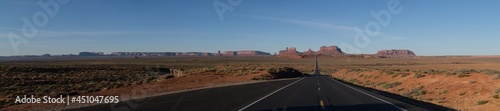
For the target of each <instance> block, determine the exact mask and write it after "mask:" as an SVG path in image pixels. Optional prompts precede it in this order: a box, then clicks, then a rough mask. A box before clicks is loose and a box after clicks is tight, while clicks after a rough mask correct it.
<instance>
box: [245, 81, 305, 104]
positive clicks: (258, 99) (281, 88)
mask: <svg viewBox="0 0 500 111" xmlns="http://www.w3.org/2000/svg"><path fill="white" fill-rule="evenodd" d="M302 79H304V78H301V79H299V80H297V81H295V82H292V83H290V84H288V85H286V86H284V87H282V88H279V89H278V90H276V91H274V92H272V93H269V94H267V95H266V96H264V97H262V98H260V99H258V100H257V101H254V102H252V103H250V104H248V105H247V106H245V107H243V108H241V109H240V110H238V111H243V110H245V109H247V108H248V107H250V106H252V105H253V104H255V103H257V102H259V101H261V100H263V99H265V98H267V97H269V96H271V95H273V94H274V93H276V92H278V91H280V90H282V89H285V88H286V87H288V86H290V85H292V84H295V83H296V82H299V81H300V80H302Z"/></svg>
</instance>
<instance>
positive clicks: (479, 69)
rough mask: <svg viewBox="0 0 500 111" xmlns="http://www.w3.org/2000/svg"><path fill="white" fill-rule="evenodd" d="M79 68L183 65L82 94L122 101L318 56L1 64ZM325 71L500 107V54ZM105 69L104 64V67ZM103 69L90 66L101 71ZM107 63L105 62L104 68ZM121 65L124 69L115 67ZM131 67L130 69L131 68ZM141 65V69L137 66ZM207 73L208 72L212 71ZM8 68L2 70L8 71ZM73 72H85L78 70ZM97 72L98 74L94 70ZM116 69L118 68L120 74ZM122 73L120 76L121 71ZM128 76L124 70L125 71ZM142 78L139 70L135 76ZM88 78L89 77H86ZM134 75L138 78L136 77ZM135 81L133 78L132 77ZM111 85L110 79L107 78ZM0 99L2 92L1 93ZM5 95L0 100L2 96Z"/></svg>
mask: <svg viewBox="0 0 500 111" xmlns="http://www.w3.org/2000/svg"><path fill="white" fill-rule="evenodd" d="M68 64H76V65H78V66H79V67H80V66H81V67H84V66H85V67H84V68H86V66H88V65H89V64H94V65H95V64H99V65H102V64H104V65H111V66H113V67H117V66H115V65H120V66H123V67H136V66H137V65H139V66H142V65H153V66H154V67H156V66H159V67H166V68H184V69H185V72H186V73H189V74H187V75H186V76H183V77H174V78H170V79H158V80H155V81H153V82H147V83H143V84H139V85H131V86H124V87H118V88H112V89H108V90H100V91H98V92H92V93H84V94H79V95H100V96H105V95H112V96H115V95H118V96H120V100H121V101H124V100H129V99H135V98H143V97H147V96H154V95H159V94H166V93H172V92H175V91H182V90H189V89H196V88H202V87H211V86H219V85H224V84H237V83H245V82H255V81H254V80H252V79H255V78H256V77H257V78H258V77H261V76H262V74H266V72H259V71H261V70H268V69H269V68H270V67H291V68H294V69H297V70H299V71H301V72H306V73H307V72H313V68H314V58H301V59H296V58H275V57H254V58H236V57H235V58H215V57H214V58H141V59H95V60H56V61H37V62H36V61H35V62H33V61H25V62H6V63H2V64H0V65H5V66H19V67H21V68H23V67H24V68H29V67H32V66H47V65H55V66H65V67H66V65H68ZM319 65H320V71H321V73H322V74H327V75H332V76H333V77H336V78H339V79H343V80H345V81H347V82H351V83H355V84H359V85H362V86H366V87H372V88H376V89H379V90H383V91H387V92H392V93H396V94H400V95H403V96H407V97H409V98H414V99H417V100H421V101H426V102H431V103H434V104H438V105H443V106H447V107H450V108H454V109H458V110H464V111H483V110H486V111H491V110H497V109H500V101H499V99H497V98H498V97H495V95H499V94H500V79H499V78H500V56H434V57H422V56H419V57H414V58H330V57H320V58H319ZM100 67H102V66H100ZM100 67H96V68H93V67H90V68H91V69H100ZM106 67H107V66H106ZM116 69H120V67H118V68H116ZM127 69H129V68H127ZM139 69H141V68H139ZM213 70H215V72H212V73H210V72H209V73H206V72H207V71H213ZM3 71H4V70H0V73H2V74H5V73H6V72H3ZM82 72H83V73H84V74H86V73H90V75H89V76H92V75H95V76H99V75H103V74H107V73H105V72H103V73H101V72H98V71H95V72H92V71H91V72H88V71H82ZM72 73H77V74H78V73H81V72H80V71H76V72H72ZM93 73H96V74H93ZM117 73H118V72H117ZM5 75H8V74H5ZM117 75H118V76H120V74H117ZM125 75H126V74H125ZM135 75H137V76H140V75H139V73H138V74H135ZM83 77H85V76H83ZM133 77H135V76H133ZM131 82H133V81H131ZM104 83H107V82H104ZM0 97H1V96H0ZM0 99H1V98H0ZM70 107H79V106H75V105H72V106H66V105H62V104H51V105H47V104H20V105H14V106H11V107H7V108H4V109H1V110H23V109H33V108H37V109H47V108H52V109H53V108H70Z"/></svg>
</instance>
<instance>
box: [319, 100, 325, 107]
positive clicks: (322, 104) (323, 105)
mask: <svg viewBox="0 0 500 111" xmlns="http://www.w3.org/2000/svg"><path fill="white" fill-rule="evenodd" d="M319 105H320V106H321V109H325V104H324V103H323V101H322V100H319Z"/></svg>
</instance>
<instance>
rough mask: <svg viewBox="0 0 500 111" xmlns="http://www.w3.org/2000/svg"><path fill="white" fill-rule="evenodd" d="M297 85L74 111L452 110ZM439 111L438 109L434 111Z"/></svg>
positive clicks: (361, 91) (341, 86) (342, 86)
mask: <svg viewBox="0 0 500 111" xmlns="http://www.w3.org/2000/svg"><path fill="white" fill-rule="evenodd" d="M319 72H320V71H319V66H318V60H317V59H316V69H315V74H313V75H308V76H304V77H301V78H297V79H288V80H279V81H271V82H261V83H253V84H244V85H236V86H227V87H218V88H209V89H201V90H194V91H187V92H180V93H175V94H168V95H162V96H156V97H149V98H145V99H140V100H130V101H125V102H121V103H118V104H103V105H97V106H92V107H84V108H79V109H72V110H85V111H97V110H114V111H128V110H141V111H157V110H161V111H236V110H239V111H260V110H269V111H428V110H431V111H432V110H453V109H449V108H445V107H440V106H437V105H433V104H429V103H424V104H422V103H421V102H418V101H417V102H415V100H409V101H410V102H408V101H402V99H394V98H393V97H392V98H391V97H386V96H387V94H386V95H384V93H379V92H381V91H377V90H369V89H367V88H362V87H359V86H354V85H352V84H348V83H343V82H341V81H338V80H335V79H332V78H331V77H329V76H323V75H320V74H319ZM436 108H437V109H436Z"/></svg>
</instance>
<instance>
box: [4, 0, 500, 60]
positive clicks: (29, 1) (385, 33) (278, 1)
mask: <svg viewBox="0 0 500 111" xmlns="http://www.w3.org/2000/svg"><path fill="white" fill-rule="evenodd" d="M218 1H219V3H218V4H219V5H220V4H225V5H227V6H229V7H230V8H232V9H233V10H232V11H226V12H225V13H223V14H221V15H222V17H223V18H224V19H223V20H222V19H221V18H219V16H218V13H217V11H216V8H214V5H213V4H214V2H216V0H71V1H69V2H68V3H66V4H58V5H59V10H58V12H57V13H55V15H54V16H53V17H52V16H50V15H49V16H47V19H46V20H47V22H45V23H46V24H42V25H40V24H39V25H40V26H35V27H36V28H37V30H38V33H36V34H34V36H33V37H26V36H25V35H23V33H22V31H23V26H24V25H25V22H23V20H22V18H23V17H25V18H27V20H28V21H29V22H33V19H32V18H33V16H35V15H36V13H38V12H42V14H46V15H47V12H46V11H44V9H43V8H42V7H41V6H39V4H38V2H40V1H39V0H0V14H1V18H0V56H7V55H31V54H34V55H41V54H45V53H49V54H70V53H72V54H77V53H78V52H81V51H95V52H105V53H110V52H118V51H157V52H161V51H180V52H187V51H201V52H217V50H222V51H225V50H261V51H265V52H270V53H275V52H278V51H279V50H282V49H285V47H297V49H298V50H299V51H306V50H307V49H309V48H311V49H312V50H318V49H319V47H320V46H329V45H337V46H340V47H341V49H344V50H347V49H345V47H343V46H341V44H342V43H344V44H349V45H351V46H353V47H355V48H356V49H358V50H359V52H356V53H368V54H372V53H376V52H377V51H378V50H383V49H410V50H413V51H414V52H415V53H416V54H417V55H500V50H498V47H500V44H499V43H500V33H498V32H500V11H499V10H500V7H498V6H500V1H495V0H485V1H472V0H460V1H457V0H439V1H435V0H315V1H311V0H242V2H240V3H239V4H233V5H231V4H230V3H229V2H228V1H226V0H218ZM235 1H236V0H235ZM394 1H398V2H399V3H400V4H399V5H398V6H399V7H401V8H402V11H401V12H400V13H396V14H392V13H391V15H390V16H391V19H390V21H389V22H388V24H387V26H385V27H384V26H381V27H380V31H378V32H379V34H377V35H375V36H368V37H367V38H368V39H369V42H366V41H363V43H364V45H361V46H359V45H358V46H357V45H356V44H355V39H354V38H356V31H355V30H354V29H355V28H359V29H361V31H362V32H364V31H366V30H365V26H366V25H367V24H368V23H369V22H375V23H378V24H379V25H380V22H377V19H376V18H375V17H374V16H372V15H371V14H370V12H371V11H375V12H380V11H383V10H388V4H390V3H394ZM41 2H47V0H41ZM49 2H50V1H49ZM54 3H58V2H54ZM51 9H53V7H51ZM384 17H385V16H384ZM38 18H39V19H37V20H39V21H41V20H44V19H43V18H42V19H40V17H38ZM33 23H34V22H33ZM38 23H40V22H38ZM42 23H43V21H42ZM9 33H12V34H17V35H19V37H21V38H24V39H26V41H25V43H20V44H19V45H12V44H11V43H12V42H11V40H10V39H9V36H7V34H9ZM11 37H12V36H11ZM16 40H17V39H16ZM356 40H359V39H356ZM15 49H17V51H16V50H15Z"/></svg>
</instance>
